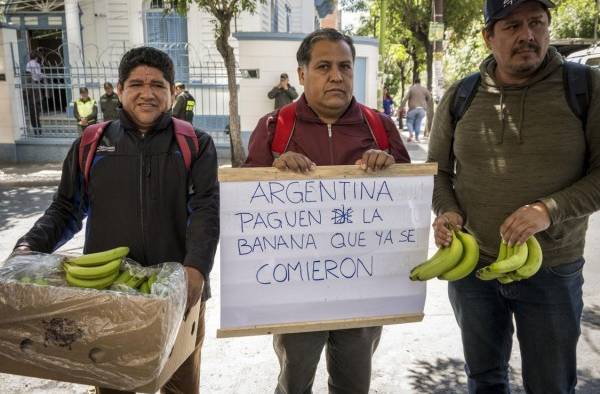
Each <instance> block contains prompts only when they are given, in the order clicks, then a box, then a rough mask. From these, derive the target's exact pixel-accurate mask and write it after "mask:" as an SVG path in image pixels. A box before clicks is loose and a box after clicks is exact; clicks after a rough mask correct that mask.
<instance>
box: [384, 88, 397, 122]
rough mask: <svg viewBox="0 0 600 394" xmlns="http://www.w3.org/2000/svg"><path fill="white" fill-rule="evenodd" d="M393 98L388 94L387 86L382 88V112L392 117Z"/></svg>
mask: <svg viewBox="0 0 600 394" xmlns="http://www.w3.org/2000/svg"><path fill="white" fill-rule="evenodd" d="M394 104H395V103H394V99H393V98H392V96H391V95H390V91H389V90H388V88H387V87H384V88H383V113H384V114H386V115H387V116H389V117H392V114H393V113H394V108H393V107H394Z"/></svg>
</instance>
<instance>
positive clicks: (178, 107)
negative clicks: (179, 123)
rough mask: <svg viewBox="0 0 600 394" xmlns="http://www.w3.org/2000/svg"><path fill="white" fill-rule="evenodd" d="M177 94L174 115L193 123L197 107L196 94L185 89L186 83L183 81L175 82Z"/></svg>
mask: <svg viewBox="0 0 600 394" xmlns="http://www.w3.org/2000/svg"><path fill="white" fill-rule="evenodd" d="M175 94H176V96H175V103H174V104H173V117H174V118H177V119H182V120H185V121H186V122H190V123H192V124H193V120H194V108H195V107H196V100H195V99H194V96H192V95H191V94H190V92H188V91H187V90H185V85H184V84H183V83H181V82H176V83H175Z"/></svg>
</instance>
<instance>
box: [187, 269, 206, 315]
mask: <svg viewBox="0 0 600 394" xmlns="http://www.w3.org/2000/svg"><path fill="white" fill-rule="evenodd" d="M185 272H186V274H187V275H186V276H187V289H188V291H187V304H186V306H185V313H186V314H187V311H188V310H189V309H190V308H191V307H192V306H194V305H196V302H198V300H199V299H200V297H201V296H202V290H203V289H204V275H202V272H200V270H198V269H197V268H194V267H189V266H186V267H185Z"/></svg>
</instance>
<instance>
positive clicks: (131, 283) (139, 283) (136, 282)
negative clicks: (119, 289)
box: [114, 270, 156, 294]
mask: <svg viewBox="0 0 600 394" xmlns="http://www.w3.org/2000/svg"><path fill="white" fill-rule="evenodd" d="M154 282H156V274H155V273H154V274H152V275H150V276H149V277H148V276H146V275H144V274H132V273H131V272H130V271H129V270H125V271H123V272H122V273H121V275H119V277H118V278H117V279H116V280H115V281H114V284H115V285H117V284H121V285H124V286H126V287H129V288H132V289H136V290H138V291H139V292H140V293H143V294H150V290H151V289H152V285H153V284H154Z"/></svg>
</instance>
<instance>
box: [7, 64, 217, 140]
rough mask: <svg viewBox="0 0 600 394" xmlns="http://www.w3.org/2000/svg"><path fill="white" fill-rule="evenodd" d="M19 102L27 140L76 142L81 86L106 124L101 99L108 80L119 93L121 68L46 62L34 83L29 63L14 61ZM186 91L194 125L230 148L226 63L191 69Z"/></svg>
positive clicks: (99, 118) (198, 66) (16, 92)
mask: <svg viewBox="0 0 600 394" xmlns="http://www.w3.org/2000/svg"><path fill="white" fill-rule="evenodd" d="M13 65H14V73H15V90H14V94H15V97H16V100H17V101H18V102H19V103H22V106H23V111H19V113H20V114H21V115H15V116H22V117H23V119H21V120H22V121H21V122H20V123H21V125H23V126H22V127H21V132H22V138H23V139H36V138H59V137H60V138H64V137H67V138H70V137H72V138H75V137H77V136H78V130H77V122H76V120H75V117H74V115H73V102H74V101H75V100H76V99H77V98H78V97H79V88H81V87H87V88H88V90H89V96H90V97H91V98H93V99H94V100H96V102H97V103H98V106H99V108H98V120H99V121H100V120H102V111H101V110H100V105H99V102H100V97H101V96H102V95H103V94H104V89H103V85H104V82H111V83H112V84H113V86H114V87H115V89H116V86H117V80H118V65H117V64H115V63H108V64H103V63H98V64H86V65H79V66H72V65H71V66H63V65H61V64H51V63H49V62H47V61H42V64H41V72H42V74H43V77H42V78H41V79H40V80H39V81H36V80H34V78H33V77H32V75H31V74H30V73H29V72H27V71H26V67H25V65H19V64H18V62H13ZM188 75H189V80H188V81H185V84H186V90H188V91H189V92H190V93H191V94H192V96H194V98H195V99H196V108H195V110H194V121H193V123H194V126H195V127H197V128H200V129H203V130H205V131H207V132H209V133H210V134H211V135H212V136H213V139H214V140H215V143H216V144H217V145H221V146H223V145H227V146H228V145H229V136H228V135H227V134H226V132H225V130H226V128H227V125H228V124H229V90H228V87H227V71H226V69H225V66H224V65H223V64H222V63H218V62H207V63H202V64H197V65H190V66H189V74H188Z"/></svg>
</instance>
